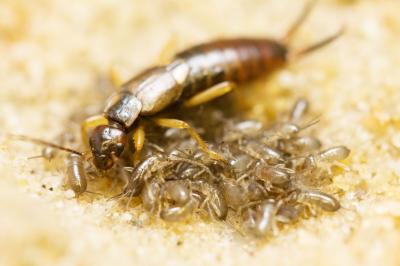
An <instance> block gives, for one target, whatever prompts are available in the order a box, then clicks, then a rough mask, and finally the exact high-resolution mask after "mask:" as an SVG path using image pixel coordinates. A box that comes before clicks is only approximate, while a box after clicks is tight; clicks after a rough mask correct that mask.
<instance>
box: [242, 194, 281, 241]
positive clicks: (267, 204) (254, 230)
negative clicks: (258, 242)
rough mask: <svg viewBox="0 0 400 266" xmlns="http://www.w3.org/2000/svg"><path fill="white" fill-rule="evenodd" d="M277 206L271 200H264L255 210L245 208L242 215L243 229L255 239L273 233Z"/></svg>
mask: <svg viewBox="0 0 400 266" xmlns="http://www.w3.org/2000/svg"><path fill="white" fill-rule="evenodd" d="M278 210H279V205H278V204H277V203H276V202H275V201H273V200H265V201H263V202H261V203H260V204H258V205H256V206H255V208H251V207H249V208H246V210H245V213H244V226H245V228H246V229H247V230H248V231H249V232H250V233H251V234H253V235H255V236H256V237H264V236H266V235H267V234H268V233H273V232H274V230H275V227H276V224H275V216H276V213H277V211H278Z"/></svg>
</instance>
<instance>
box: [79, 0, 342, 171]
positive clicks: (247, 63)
mask: <svg viewBox="0 0 400 266" xmlns="http://www.w3.org/2000/svg"><path fill="white" fill-rule="evenodd" d="M313 3H314V1H313V2H310V3H309V4H308V5H307V6H306V7H305V8H304V10H303V12H302V14H301V16H300V17H299V19H297V21H296V22H295V23H294V24H293V26H292V27H291V29H290V30H289V31H288V33H287V34H286V37H285V38H283V41H281V42H280V41H276V40H272V39H256V38H237V39H222V40H217V41H212V42H208V43H204V44H200V45H197V46H194V47H192V48H189V49H187V50H184V51H182V52H180V53H178V54H176V55H175V57H174V58H173V60H172V61H171V63H169V64H167V65H164V66H156V67H152V68H149V69H146V70H145V71H143V72H141V73H140V74H138V75H136V76H135V77H133V78H132V79H131V80H129V81H128V82H126V83H124V84H122V85H121V89H120V90H119V91H118V92H116V93H115V94H114V95H112V96H111V97H110V98H109V100H108V101H107V103H106V107H105V109H104V117H98V118H96V119H93V118H91V119H89V120H87V121H86V122H84V123H83V124H82V134H83V139H84V141H85V140H86V139H88V141H89V146H90V150H91V152H92V155H93V162H94V164H95V166H96V167H97V168H98V169H108V168H111V167H112V166H113V164H114V162H115V158H118V157H120V156H121V154H122V152H123V150H124V148H125V146H126V145H127V143H128V141H129V140H128V135H129V133H130V132H132V131H138V133H136V132H135V134H133V139H134V144H135V148H136V153H139V152H140V150H141V149H142V147H143V140H144V134H145V131H144V129H143V124H142V123H141V120H142V119H140V118H143V117H152V121H153V122H154V123H155V124H157V125H159V126H162V127H169V128H178V129H186V130H187V131H188V132H189V133H190V135H191V136H192V137H193V138H194V139H195V140H196V141H197V143H198V145H199V147H200V148H201V149H202V150H203V151H205V152H206V153H208V154H209V156H210V157H211V158H213V159H216V160H224V158H223V157H222V156H221V155H219V154H217V153H215V152H214V151H211V150H210V149H209V148H208V147H207V145H206V143H205V142H204V141H203V140H202V138H201V137H200V136H199V135H198V133H197V132H196V131H195V130H194V129H193V128H192V127H191V126H190V125H188V124H187V123H186V122H184V121H180V120H176V119H165V118H154V116H155V115H158V114H160V113H161V112H162V111H163V110H165V109H166V108H167V107H169V106H170V105H172V104H174V103H176V102H178V101H183V102H184V104H183V105H184V106H185V107H193V106H196V105H199V104H202V103H205V102H207V101H210V100H212V99H215V98H217V97H220V96H222V95H224V94H226V93H228V92H230V91H231V90H232V89H233V88H234V87H236V85H237V84H239V83H242V82H245V81H249V80H251V79H254V78H257V77H259V76H261V75H263V74H269V73H271V72H273V71H275V70H278V69H280V68H282V67H283V66H284V65H285V64H287V63H288V62H289V60H290V59H292V58H298V57H301V56H303V55H305V54H308V53H310V52H312V51H315V50H317V49H319V48H321V47H322V46H325V45H327V44H328V43H331V42H332V41H333V40H335V39H336V38H338V37H339V36H340V35H341V34H342V32H343V31H342V30H340V31H339V32H337V33H335V34H333V35H331V36H329V37H327V38H325V39H322V40H321V41H319V42H316V43H315V44H312V45H310V46H308V47H306V48H304V49H301V50H299V51H297V52H296V51H294V52H290V50H289V48H288V41H289V40H290V39H291V37H292V36H293V35H294V33H295V32H296V31H297V30H298V28H299V27H300V25H301V24H302V23H303V21H304V20H305V19H306V17H307V16H308V14H309V13H310V11H311V7H312V6H313ZM89 128H94V129H93V130H92V131H91V133H90V134H89V138H87V131H88V129H89ZM85 144H86V141H85ZM135 158H138V156H135Z"/></svg>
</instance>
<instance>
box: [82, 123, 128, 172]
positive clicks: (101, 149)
mask: <svg viewBox="0 0 400 266" xmlns="http://www.w3.org/2000/svg"><path fill="white" fill-rule="evenodd" d="M125 144H126V134H125V132H124V131H123V130H122V129H120V128H117V127H113V126H110V125H102V126H98V127H96V128H95V129H94V130H93V132H92V135H91V136H90V139H89V145H90V149H91V151H92V154H93V163H94V165H95V166H96V167H97V168H98V169H102V170H106V169H109V168H111V167H112V166H113V164H114V158H118V157H119V156H121V154H122V152H123V151H124V147H125Z"/></svg>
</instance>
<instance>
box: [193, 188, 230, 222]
mask: <svg viewBox="0 0 400 266" xmlns="http://www.w3.org/2000/svg"><path fill="white" fill-rule="evenodd" d="M191 187H192V190H193V197H195V198H197V199H198V202H199V206H200V208H203V209H204V210H205V211H206V212H207V214H208V215H209V216H210V217H212V218H214V219H217V220H223V219H225V218H226V216H227V215H228V205H227V203H226V200H225V198H224V196H223V193H222V191H221V189H220V188H219V187H218V186H216V185H213V184H210V183H209V182H207V181H205V180H196V181H194V182H191Z"/></svg>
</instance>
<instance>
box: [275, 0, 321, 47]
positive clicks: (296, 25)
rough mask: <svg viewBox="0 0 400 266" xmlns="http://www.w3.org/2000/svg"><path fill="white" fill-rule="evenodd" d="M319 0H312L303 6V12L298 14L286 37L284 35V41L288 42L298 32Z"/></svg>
mask: <svg viewBox="0 0 400 266" xmlns="http://www.w3.org/2000/svg"><path fill="white" fill-rule="evenodd" d="M316 2H317V0H310V1H309V2H308V3H307V4H306V5H305V6H304V8H303V11H302V12H301V14H300V15H299V16H298V18H297V19H296V21H295V22H294V23H293V24H292V26H291V27H290V28H289V30H288V31H287V32H286V35H285V37H283V39H282V42H283V43H285V44H287V43H288V42H289V41H290V40H291V39H292V38H293V36H294V35H295V34H296V32H297V31H298V29H299V28H300V26H301V25H302V24H303V23H304V21H305V20H306V19H307V17H308V15H309V14H310V13H311V10H312V9H313V7H314V6H315V3H316Z"/></svg>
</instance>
